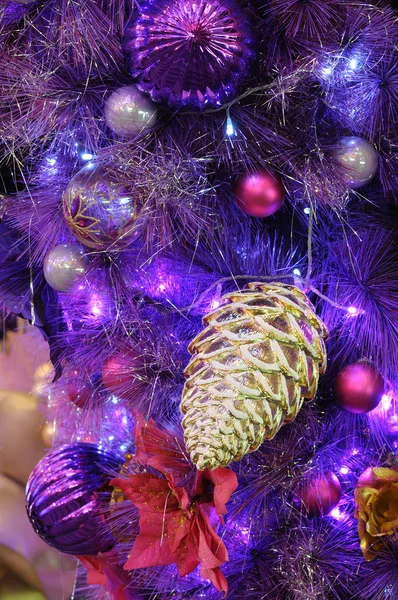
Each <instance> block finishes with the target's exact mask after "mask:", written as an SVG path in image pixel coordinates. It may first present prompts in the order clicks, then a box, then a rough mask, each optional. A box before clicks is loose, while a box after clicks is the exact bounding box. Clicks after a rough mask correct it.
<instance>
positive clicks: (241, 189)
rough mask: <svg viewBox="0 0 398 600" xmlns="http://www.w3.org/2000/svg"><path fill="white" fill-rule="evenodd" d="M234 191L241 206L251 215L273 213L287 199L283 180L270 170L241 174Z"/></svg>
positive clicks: (257, 215)
mask: <svg viewBox="0 0 398 600" xmlns="http://www.w3.org/2000/svg"><path fill="white" fill-rule="evenodd" d="M234 193H235V196H236V202H237V204H238V206H239V208H240V209H241V210H242V211H243V212H244V213H245V214H247V215H249V216H250V217H260V218H261V217H269V216H270V215H273V214H274V213H275V212H276V211H277V210H279V209H280V207H281V206H282V204H283V201H284V199H285V188H284V186H283V183H282V180H281V179H280V178H279V177H278V176H277V175H275V174H273V173H269V172H268V171H259V172H257V173H245V174H244V175H241V176H240V177H239V179H238V180H237V181H236V183H235V188H234Z"/></svg>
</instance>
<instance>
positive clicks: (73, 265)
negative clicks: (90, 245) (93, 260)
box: [43, 244, 88, 292]
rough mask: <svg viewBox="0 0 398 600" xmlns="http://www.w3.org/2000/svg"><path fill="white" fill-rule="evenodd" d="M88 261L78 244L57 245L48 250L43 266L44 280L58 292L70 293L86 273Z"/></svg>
mask: <svg viewBox="0 0 398 600" xmlns="http://www.w3.org/2000/svg"><path fill="white" fill-rule="evenodd" d="M87 267H88V260H87V256H86V255H85V254H84V250H83V248H82V247H81V246H80V245H79V244H59V245H58V246H55V248H53V249H52V250H50V251H49V252H48V253H47V255H46V257H45V259H44V265H43V272H44V277H45V280H46V281H47V283H48V285H49V286H50V287H52V288H53V289H54V290H57V291H59V292H70V291H71V290H72V289H73V287H74V286H75V284H76V283H78V282H79V280H80V279H81V278H82V277H83V276H84V274H85V273H86V271H87Z"/></svg>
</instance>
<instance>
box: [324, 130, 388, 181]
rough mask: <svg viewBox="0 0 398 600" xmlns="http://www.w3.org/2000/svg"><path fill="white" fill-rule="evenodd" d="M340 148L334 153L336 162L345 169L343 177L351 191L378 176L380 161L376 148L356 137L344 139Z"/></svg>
mask: <svg viewBox="0 0 398 600" xmlns="http://www.w3.org/2000/svg"><path fill="white" fill-rule="evenodd" d="M339 143H340V147H339V148H338V149H337V150H335V151H334V152H333V158H334V160H335V161H336V162H337V163H338V164H339V165H341V166H342V167H343V171H342V175H343V178H344V180H345V182H346V184H347V186H348V187H349V188H351V189H356V188H360V187H362V186H363V185H366V184H367V183H369V181H370V180H371V179H373V177H374V176H375V175H376V173H377V169H378V167H379V159H378V155H377V152H376V150H375V149H374V147H373V146H372V145H371V144H369V142H367V141H366V140H364V139H363V138H360V137H356V136H347V137H342V138H340V140H339Z"/></svg>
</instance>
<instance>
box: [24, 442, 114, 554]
mask: <svg viewBox="0 0 398 600" xmlns="http://www.w3.org/2000/svg"><path fill="white" fill-rule="evenodd" d="M120 462H121V461H120V460H119V459H118V457H117V456H116V455H114V454H113V453H111V452H109V451H106V450H103V449H101V448H99V447H98V446H96V445H95V444H86V443H76V444H68V445H66V446H61V447H59V448H57V449H55V450H53V451H52V452H49V454H47V455H46V456H45V457H44V458H43V459H42V460H41V461H40V462H39V464H38V465H37V466H36V467H35V468H34V470H33V471H32V473H31V475H30V477H29V480H28V483H27V485H26V509H27V512H28V517H29V519H30V522H31V524H32V526H33V529H34V530H35V531H36V533H37V534H38V535H39V536H40V537H41V538H42V539H43V540H44V541H45V542H46V543H47V544H48V545H49V546H52V547H53V548H56V549H57V550H59V551H60V552H65V553H66V554H78V555H81V556H90V555H96V554H98V552H105V551H106V550H110V549H111V548H112V547H113V545H114V544H115V539H114V537H113V536H112V534H111V532H110V530H109V529H108V528H107V526H106V524H105V522H104V518H103V516H102V514H101V510H100V508H101V506H103V504H104V502H107V503H109V500H110V497H111V488H109V487H108V481H109V480H110V479H111V478H112V475H109V471H115V472H116V471H118V470H119V469H120Z"/></svg>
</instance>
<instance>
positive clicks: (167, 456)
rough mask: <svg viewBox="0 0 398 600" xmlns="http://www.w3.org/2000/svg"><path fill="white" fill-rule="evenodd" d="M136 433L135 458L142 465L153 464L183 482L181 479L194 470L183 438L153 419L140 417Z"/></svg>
mask: <svg viewBox="0 0 398 600" xmlns="http://www.w3.org/2000/svg"><path fill="white" fill-rule="evenodd" d="M134 434H135V442H136V453H135V456H134V460H136V461H137V462H139V463H140V464H142V465H148V466H151V467H153V468H154V469H157V470H158V471H160V472H161V473H169V474H170V475H171V477H172V478H173V480H176V481H177V482H178V484H181V479H184V478H185V477H186V476H187V475H188V474H189V473H190V472H191V470H192V466H191V464H190V463H189V460H188V458H187V456H186V454H185V447H184V443H183V441H182V439H180V438H179V437H178V436H175V435H172V434H171V433H170V432H168V431H166V430H164V429H160V428H159V427H158V426H157V425H156V424H155V422H154V421H153V420H151V421H149V423H146V422H145V421H144V420H143V419H139V420H138V421H137V425H136V428H135V432H134Z"/></svg>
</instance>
